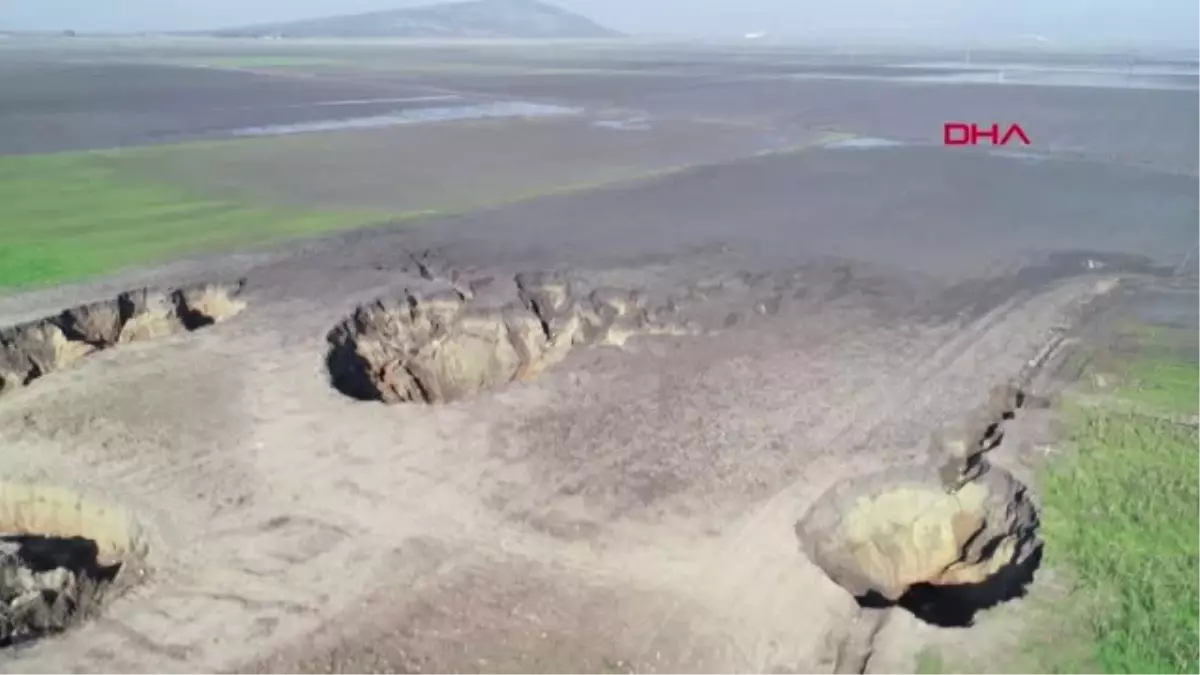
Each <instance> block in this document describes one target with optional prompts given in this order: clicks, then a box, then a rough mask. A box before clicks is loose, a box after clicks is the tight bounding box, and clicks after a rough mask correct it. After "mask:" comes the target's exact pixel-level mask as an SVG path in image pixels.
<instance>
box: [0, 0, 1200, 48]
mask: <svg viewBox="0 0 1200 675" xmlns="http://www.w3.org/2000/svg"><path fill="white" fill-rule="evenodd" d="M552 1H554V2H555V4H558V5H559V6H562V7H565V8H568V9H572V10H575V11H578V12H581V13H583V14H585V15H587V16H589V17H591V18H593V19H595V20H597V21H599V22H601V23H603V24H606V25H609V26H611V27H614V28H617V29H620V30H623V31H627V32H630V33H641V34H654V35H680V36H683V35H694V36H710V37H722V36H735V35H740V34H742V33H746V32H751V31H760V30H765V31H770V32H771V33H772V34H773V35H775V36H778V37H790V38H796V39H804V38H806V37H820V38H824V39H841V38H842V37H844V38H845V39H847V40H854V39H856V38H859V39H903V40H906V41H907V40H914V41H920V42H926V43H929V44H934V43H938V42H941V41H943V40H953V41H962V40H975V39H981V40H986V39H989V38H995V37H1000V38H1005V39H1011V38H1013V37H1016V36H1019V35H1022V34H1038V35H1042V36H1045V37H1048V38H1050V39H1053V40H1054V41H1056V42H1059V43H1064V44H1077V43H1080V42H1085V43H1112V42H1119V43H1129V44H1155V43H1159V44H1170V45H1174V46H1189V45H1190V46H1195V45H1196V43H1197V32H1198V30H1200V2H1198V1H1197V0H552ZM420 4H430V2H428V0H425V1H422V0H0V29H2V28H9V29H17V30H43V29H45V30H59V29H64V28H72V29H75V30H79V31H142V30H182V29H195V28H218V27H228V26H232V25H239V24H246V23H255V22H263V21H276V20H284V19H297V18H310V17H317V16H323V15H328V14H335V13H336V14H345V13H352V12H365V11H371V10H379V9H392V8H396V7H405V6H413V5H420Z"/></svg>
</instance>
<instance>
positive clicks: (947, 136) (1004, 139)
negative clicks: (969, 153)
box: [942, 122, 1030, 145]
mask: <svg viewBox="0 0 1200 675" xmlns="http://www.w3.org/2000/svg"><path fill="white" fill-rule="evenodd" d="M981 138H986V139H988V140H990V141H991V142H992V145H1008V143H1009V141H1012V140H1013V139H1014V138H1016V139H1019V140H1020V141H1021V144H1022V145H1029V144H1030V143H1029V136H1028V135H1027V134H1026V133H1025V130H1024V129H1022V128H1021V125H1020V124H1010V125H1008V129H1007V130H1005V131H1004V133H1001V132H1000V125H999V124H992V125H990V126H986V127H981V126H979V125H977V124H967V123H965V122H946V124H945V125H943V127H942V142H943V143H944V144H945V145H979V139H981Z"/></svg>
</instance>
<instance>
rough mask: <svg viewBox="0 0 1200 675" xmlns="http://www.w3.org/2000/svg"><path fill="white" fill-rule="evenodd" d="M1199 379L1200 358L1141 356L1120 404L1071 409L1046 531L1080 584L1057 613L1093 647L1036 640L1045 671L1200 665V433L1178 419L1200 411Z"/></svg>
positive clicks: (1054, 555)
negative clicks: (1194, 360)
mask: <svg viewBox="0 0 1200 675" xmlns="http://www.w3.org/2000/svg"><path fill="white" fill-rule="evenodd" d="M1198 383H1200V370H1198V368H1197V365H1196V364H1195V363H1192V362H1181V361H1179V360H1171V359H1167V358H1164V357H1162V356H1157V355H1151V356H1146V355H1139V356H1136V357H1134V358H1133V359H1132V360H1131V361H1130V362H1129V364H1128V367H1127V368H1124V369H1123V372H1122V381H1121V384H1120V386H1118V387H1117V389H1116V392H1115V395H1114V397H1113V407H1111V408H1105V407H1099V408H1097V407H1087V408H1068V409H1067V410H1066V411H1065V415H1066V419H1067V423H1068V426H1067V428H1068V429H1069V434H1068V441H1069V442H1068V445H1067V452H1066V453H1065V456H1063V457H1061V458H1059V459H1057V460H1055V461H1053V462H1051V464H1050V465H1049V466H1048V467H1047V468H1046V470H1045V473H1044V476H1043V478H1042V481H1041V488H1042V492H1043V499H1044V513H1043V522H1044V525H1043V532H1044V536H1045V539H1046V549H1047V552H1048V560H1051V561H1052V562H1053V564H1055V565H1056V566H1057V567H1060V568H1061V569H1062V570H1063V571H1064V572H1065V573H1066V574H1067V575H1069V578H1070V581H1071V583H1072V590H1071V593H1070V597H1069V602H1067V603H1066V604H1065V605H1063V606H1060V607H1058V608H1056V616H1055V620H1056V621H1057V622H1066V623H1070V624H1072V625H1074V626H1075V627H1076V628H1077V629H1081V630H1080V631H1079V633H1081V635H1082V639H1083V640H1084V641H1085V644H1083V645H1079V644H1075V645H1071V644H1065V643H1064V642H1063V640H1061V639H1055V640H1052V641H1051V642H1048V643H1046V644H1041V645H1038V644H1037V642H1039V641H1038V640H1036V639H1035V640H1033V642H1034V644H1033V645H1032V647H1033V650H1032V652H1031V653H1032V655H1033V657H1034V659H1035V660H1036V661H1037V663H1038V666H1039V667H1038V670H1042V671H1049V672H1105V673H1195V672H1200V662H1198V658H1197V652H1198V648H1200V451H1198V447H1200V437H1198V435H1197V429H1196V427H1195V426H1194V425H1191V424H1182V423H1179V422H1178V421H1172V420H1171V419H1170V418H1171V417H1179V416H1194V415H1195V414H1196V412H1197V407H1198V405H1197V396H1198V394H1197V389H1198V386H1200V385H1198ZM1122 404H1124V405H1122ZM1131 407H1136V408H1137V410H1139V412H1136V413H1134V412H1128V410H1129V409H1131ZM1059 637H1061V636H1059ZM1079 637H1080V635H1076V636H1075V638H1076V639H1078V638H1079Z"/></svg>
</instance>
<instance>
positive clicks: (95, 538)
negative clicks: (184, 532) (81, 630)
mask: <svg viewBox="0 0 1200 675" xmlns="http://www.w3.org/2000/svg"><path fill="white" fill-rule="evenodd" d="M145 555H146V543H145V541H144V538H143V536H142V534H141V531H140V529H139V528H138V527H137V525H136V523H134V521H133V520H132V519H131V518H130V517H129V515H128V514H127V513H125V512H124V511H123V510H121V509H119V508H115V507H111V506H107V505H103V504H97V503H94V502H91V501H88V500H85V499H82V498H80V497H79V496H78V495H76V494H74V493H72V492H70V491H67V490H62V489H59V488H54V487H44V486H29V485H16V484H6V483H0V647H13V646H18V645H22V644H27V643H29V642H32V641H34V640H37V639H38V638H41V637H45V636H48V635H53V634H57V633H61V632H62V631H64V630H67V629H68V628H70V627H71V626H73V625H75V624H76V623H78V622H79V621H81V620H85V619H87V618H89V617H91V616H94V615H95V614H96V613H97V612H98V611H99V610H100V607H101V606H102V604H103V603H104V602H105V600H106V599H108V598H109V597H111V596H112V595H113V594H115V593H117V592H119V591H120V590H121V589H123V588H126V587H128V586H130V585H132V584H133V583H136V581H137V580H138V578H139V577H140V576H141V571H142V569H141V565H142V561H143V560H144V558H145Z"/></svg>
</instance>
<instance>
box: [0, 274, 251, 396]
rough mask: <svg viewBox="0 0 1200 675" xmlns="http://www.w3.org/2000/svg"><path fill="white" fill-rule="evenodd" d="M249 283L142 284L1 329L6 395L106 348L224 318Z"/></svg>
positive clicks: (237, 307)
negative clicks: (158, 286)
mask: <svg viewBox="0 0 1200 675" xmlns="http://www.w3.org/2000/svg"><path fill="white" fill-rule="evenodd" d="M243 284H244V282H243V281H239V282H236V283H233V284H219V283H206V284H199V285H195V286H188V287H183V288H177V289H173V290H156V289H150V288H142V289H138V290H134V291H128V292H125V293H122V294H120V295H118V296H117V297H115V298H113V299H111V300H102V301H99V302H93V303H89V304H86V305H79V306H77V307H73V308H71V309H67V310H64V311H62V312H61V313H59V314H57V315H54V316H49V317H45V318H42V319H37V320H35V321H29V322H26V323H22V324H18V325H15V326H10V327H8V328H3V329H0V395H2V394H5V393H8V392H10V391H12V390H15V389H17V388H19V387H24V386H28V385H29V384H30V383H32V382H33V381H34V380H37V379H39V378H41V377H44V376H46V375H48V374H49V373H52V372H54V371H57V370H63V369H65V368H69V367H71V366H72V365H74V364H75V363H77V362H78V361H80V360H81V359H83V358H84V357H86V356H88V355H90V354H93V353H95V352H97V351H100V350H104V349H109V348H111V347H115V346H117V345H121V344H127V343H130V342H141V341H145V340H154V339H158V338H161V337H166V336H168V335H173V334H175V333H180V332H190V331H194V330H199V329H201V328H204V327H206V326H210V325H212V324H214V323H217V322H219V321H223V320H225V319H227V318H229V317H231V316H233V315H235V314H237V313H239V312H241V311H242V310H243V309H244V308H245V306H246V305H245V303H244V302H242V301H240V300H238V299H237V296H238V295H239V294H240V292H241V290H242V286H243Z"/></svg>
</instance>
